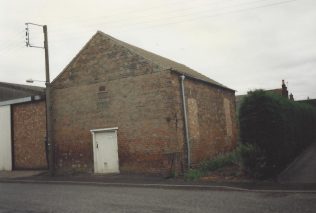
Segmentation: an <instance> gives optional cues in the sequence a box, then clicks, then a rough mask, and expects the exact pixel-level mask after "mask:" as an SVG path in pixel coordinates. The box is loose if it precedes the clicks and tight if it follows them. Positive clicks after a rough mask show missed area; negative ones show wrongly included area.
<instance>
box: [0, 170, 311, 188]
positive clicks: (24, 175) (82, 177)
mask: <svg viewBox="0 0 316 213" xmlns="http://www.w3.org/2000/svg"><path fill="white" fill-rule="evenodd" d="M1 182H2V183H36V184H68V185H96V186H116V187H119V186H121V187H145V188H165V189H190V190H220V191H249V192H287V193H291V192H293V193H298V192H299V193H316V183H278V182H275V181H201V180H199V181H186V180H184V179H183V177H178V178H163V177H157V176H144V175H130V174H108V175H97V174H76V175H67V176H53V177H51V176H49V175H48V172H47V171H11V172H4V171H0V183H1Z"/></svg>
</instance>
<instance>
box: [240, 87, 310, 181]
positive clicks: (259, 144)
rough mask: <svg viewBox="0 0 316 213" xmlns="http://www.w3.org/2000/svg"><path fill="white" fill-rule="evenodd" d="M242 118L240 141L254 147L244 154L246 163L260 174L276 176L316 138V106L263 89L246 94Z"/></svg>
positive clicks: (250, 169) (241, 109)
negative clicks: (252, 152) (251, 151)
mask: <svg viewBox="0 0 316 213" xmlns="http://www.w3.org/2000/svg"><path fill="white" fill-rule="evenodd" d="M239 122H240V138H241V143H243V144H245V145H251V150H254V154H250V153H249V152H248V153H246V154H244V156H243V161H244V166H245V167H246V170H248V171H249V172H250V173H253V174H255V176H257V177H262V178H267V177H273V176H275V175H276V174H278V173H279V172H280V171H281V170H282V169H284V167H285V166H286V165H287V164H288V163H289V162H290V161H292V160H293V159H294V158H295V156H297V155H298V154H299V153H300V151H302V149H304V148H305V147H306V146H307V145H309V144H310V143H312V142H313V141H315V140H316V109H315V108H314V107H312V106H310V105H307V104H302V103H297V102H294V101H291V100H288V99H286V98H284V97H282V96H280V95H276V94H273V93H269V92H265V91H263V90H256V91H253V92H249V93H248V95H247V96H246V97H245V98H244V100H243V102H242V104H241V107H240V111H239Z"/></svg>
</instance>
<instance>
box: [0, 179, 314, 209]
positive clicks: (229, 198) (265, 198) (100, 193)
mask: <svg viewBox="0 0 316 213" xmlns="http://www.w3.org/2000/svg"><path fill="white" fill-rule="evenodd" d="M9 212H10V213H13V212H14V213H22V212H23V213H24V212H27V213H44V212H49V213H52V212H62V213H68V212H76V213H80V212H84V213H88V212H113V213H115V212H122V213H123V212H124V213H126V212H135V213H136V212H137V213H142V212H154V213H162V212H172V213H177V212H181V213H184V212H194V213H197V212H212V213H213V212H214V213H216V212H234V213H238V212H243V213H244V212H287V213H291V212H293V213H294V212H295V213H297V212H300V213H301V212H316V194H311V193H271V192H269V193H262V192H237V191H210V190H178V189H157V188H136V187H109V186H108V187H104V186H88V185H61V184H26V183H23V184H19V183H0V213H9Z"/></svg>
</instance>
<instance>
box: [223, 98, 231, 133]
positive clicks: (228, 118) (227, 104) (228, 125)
mask: <svg viewBox="0 0 316 213" xmlns="http://www.w3.org/2000/svg"><path fill="white" fill-rule="evenodd" d="M224 111H225V119H226V132H227V136H229V137H231V136H232V135H233V123H232V118H231V114H230V101H229V100H228V99H227V98H224Z"/></svg>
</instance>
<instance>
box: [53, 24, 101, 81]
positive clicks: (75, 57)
mask: <svg viewBox="0 0 316 213" xmlns="http://www.w3.org/2000/svg"><path fill="white" fill-rule="evenodd" d="M100 32H101V31H99V30H98V31H97V32H96V33H95V34H94V35H93V36H92V37H91V38H90V39H89V41H87V42H86V43H85V45H83V47H82V48H81V49H80V50H79V52H78V53H77V54H76V55H75V56H74V57H73V58H72V59H71V60H70V62H69V63H68V64H67V65H66V67H65V68H64V69H63V70H62V71H61V72H60V73H59V74H58V75H57V76H56V77H55V78H54V79H53V80H52V81H51V84H53V83H54V82H55V81H57V80H58V78H59V77H60V76H61V75H62V74H63V73H64V72H65V71H66V70H67V69H68V68H69V67H70V65H71V64H72V63H73V62H74V61H75V60H76V59H77V58H78V57H79V56H80V54H81V53H82V52H83V50H84V49H86V47H87V46H88V45H89V43H90V42H91V41H92V40H93V38H94V37H95V36H96V35H98V34H100Z"/></svg>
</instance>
